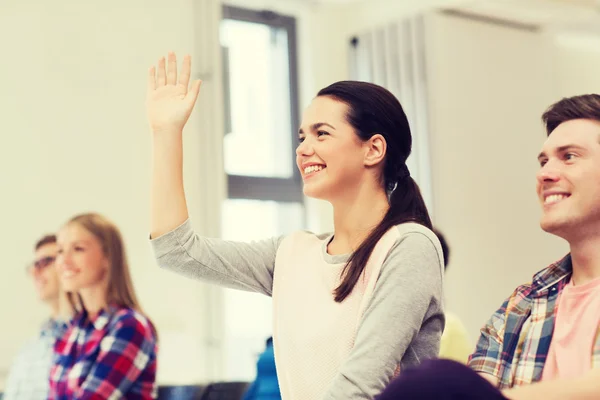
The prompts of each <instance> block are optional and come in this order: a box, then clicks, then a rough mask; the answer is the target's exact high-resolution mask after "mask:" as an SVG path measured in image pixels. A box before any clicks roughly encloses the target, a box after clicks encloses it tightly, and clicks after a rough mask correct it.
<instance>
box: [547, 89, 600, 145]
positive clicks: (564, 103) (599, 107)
mask: <svg viewBox="0 0 600 400" xmlns="http://www.w3.org/2000/svg"><path fill="white" fill-rule="evenodd" d="M580 118H582V119H593V120H596V121H600V95H597V94H584V95H581V96H573V97H567V98H564V99H562V100H560V101H558V102H556V103H554V104H552V105H551V106H550V107H548V109H547V110H546V112H544V114H543V115H542V121H543V122H544V125H545V126H546V133H547V134H548V136H550V134H551V133H552V131H553V130H554V129H556V127H557V126H559V125H560V124H562V123H563V122H566V121H570V120H572V119H580Z"/></svg>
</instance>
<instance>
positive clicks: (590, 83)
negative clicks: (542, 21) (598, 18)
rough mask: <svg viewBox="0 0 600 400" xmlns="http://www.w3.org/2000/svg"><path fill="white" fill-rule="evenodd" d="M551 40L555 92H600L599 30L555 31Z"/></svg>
mask: <svg viewBox="0 0 600 400" xmlns="http://www.w3.org/2000/svg"><path fill="white" fill-rule="evenodd" d="M554 43H555V45H554V51H553V52H552V62H553V64H554V65H555V71H556V78H557V79H556V81H557V83H558V93H557V95H558V96H560V97H563V96H565V97H567V96H575V95H580V94H586V93H600V32H596V33H595V34H591V33H590V34H585V33H581V32H579V33H575V32H566V33H562V34H561V33H558V34H557V35H556V38H555V40H554Z"/></svg>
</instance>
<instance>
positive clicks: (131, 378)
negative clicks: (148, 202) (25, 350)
mask: <svg viewBox="0 0 600 400" xmlns="http://www.w3.org/2000/svg"><path fill="white" fill-rule="evenodd" d="M56 263H57V266H58V272H59V276H60V280H61V283H62V285H63V288H64V289H65V290H66V291H68V292H70V300H71V302H72V304H73V306H74V307H75V309H76V310H77V313H76V315H75V317H74V318H73V320H72V321H71V325H70V327H69V329H68V331H67V332H66V334H65V335H64V336H63V337H62V338H61V339H59V340H57V342H56V344H55V346H54V351H55V355H56V359H55V364H54V366H53V367H52V370H51V373H50V395H49V398H50V399H89V398H94V399H109V398H110V399H114V398H127V399H151V398H155V393H156V386H155V376H156V352H157V345H156V340H157V338H156V332H155V330H154V327H153V325H152V322H151V321H150V320H149V319H148V318H147V317H146V316H145V315H144V314H143V313H142V311H141V309H140V306H139V302H138V300H137V298H136V295H135V292H134V289H133V284H132V281H131V276H130V274H129V267H128V264H127V258H126V255H125V247H124V244H123V239H122V238H121V234H120V232H119V230H118V229H117V227H116V226H115V225H114V224H112V223H111V222H110V221H108V220H107V219H106V218H104V217H103V216H101V215H98V214H82V215H78V216H76V217H74V218H72V219H71V220H70V221H69V222H67V224H66V225H65V226H64V227H63V228H62V229H61V230H60V231H59V233H58V255H57V259H56Z"/></svg>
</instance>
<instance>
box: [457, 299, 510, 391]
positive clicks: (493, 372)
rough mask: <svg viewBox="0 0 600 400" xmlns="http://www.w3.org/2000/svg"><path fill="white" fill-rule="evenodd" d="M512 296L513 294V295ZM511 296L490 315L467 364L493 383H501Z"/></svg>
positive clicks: (496, 384)
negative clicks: (503, 351) (507, 308)
mask: <svg viewBox="0 0 600 400" xmlns="http://www.w3.org/2000/svg"><path fill="white" fill-rule="evenodd" d="M511 297H512V296H511ZM509 300H510V298H509V299H507V300H505V301H504V303H503V304H502V306H500V308H499V309H498V310H496V312H495V313H494V314H493V315H492V316H491V317H490V319H489V320H488V322H487V323H486V324H485V326H484V327H483V328H482V329H481V335H480V336H479V340H478V341H477V345H476V347H475V352H474V353H473V354H471V356H470V357H469V361H468V363H467V365H468V366H469V367H470V368H471V369H473V370H474V371H476V372H479V374H480V375H481V376H483V377H484V378H485V379H487V380H488V381H489V382H490V383H491V384H492V385H494V386H496V387H497V386H498V385H499V384H500V368H501V366H502V362H501V359H500V356H501V354H502V347H503V337H504V324H505V315H506V307H507V306H508V302H509Z"/></svg>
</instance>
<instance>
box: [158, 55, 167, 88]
mask: <svg viewBox="0 0 600 400" xmlns="http://www.w3.org/2000/svg"><path fill="white" fill-rule="evenodd" d="M157 75H158V76H157V77H156V85H157V86H165V85H166V84H167V71H166V70H165V58H164V57H161V58H160V59H159V60H158V74H157Z"/></svg>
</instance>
